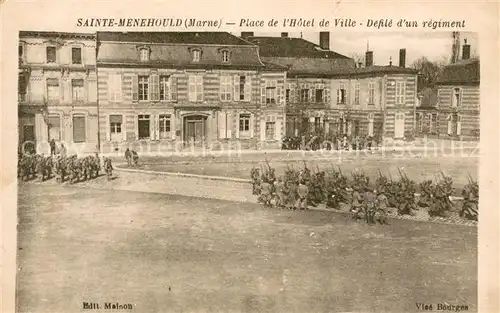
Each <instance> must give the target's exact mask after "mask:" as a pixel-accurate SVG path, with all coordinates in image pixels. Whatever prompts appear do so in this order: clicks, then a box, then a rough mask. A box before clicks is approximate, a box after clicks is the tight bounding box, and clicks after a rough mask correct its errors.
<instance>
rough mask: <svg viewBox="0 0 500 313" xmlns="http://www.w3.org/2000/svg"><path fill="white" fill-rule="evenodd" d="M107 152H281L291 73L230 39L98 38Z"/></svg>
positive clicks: (101, 121) (101, 120)
mask: <svg viewBox="0 0 500 313" xmlns="http://www.w3.org/2000/svg"><path fill="white" fill-rule="evenodd" d="M97 47H98V48H97V67H98V99H99V134H100V138H101V151H103V152H112V151H123V150H124V149H125V147H135V149H137V150H141V151H149V152H155V151H161V150H164V151H165V150H170V149H182V148H185V147H186V146H198V147H207V148H212V149H218V148H227V146H228V145H233V147H241V148H243V149H245V148H246V149H248V148H258V147H274V148H276V147H279V142H280V139H281V137H282V135H283V133H284V130H283V129H284V127H285V119H284V116H285V114H284V110H285V88H284V87H285V79H286V72H285V70H286V69H285V68H283V67H280V66H278V65H273V64H268V63H265V62H262V60H261V59H260V58H259V54H258V47H257V46H255V45H253V44H252V43H250V42H248V41H245V40H242V39H241V38H238V37H236V36H233V35H231V34H229V33H220V32H218V33H209V32H197V33H168V32H162V33H111V32H98V33H97Z"/></svg>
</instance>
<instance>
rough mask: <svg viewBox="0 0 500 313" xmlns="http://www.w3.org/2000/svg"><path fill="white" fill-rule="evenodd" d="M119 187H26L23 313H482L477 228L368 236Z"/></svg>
mask: <svg viewBox="0 0 500 313" xmlns="http://www.w3.org/2000/svg"><path fill="white" fill-rule="evenodd" d="M112 183H114V182H101V181H98V180H96V181H94V182H89V183H83V184H80V185H77V186H60V185H57V184H55V183H51V182H47V183H43V184H36V183H22V184H20V186H19V209H18V268H19V272H18V282H17V284H18V292H17V304H18V312H22V313H24V312H53V313H57V312H81V311H82V302H84V301H87V302H94V303H99V304H101V308H102V306H103V303H104V302H114V303H115V302H119V303H130V304H132V305H133V309H132V311H133V312H346V311H350V312H353V311H358V312H361V311H362V312H416V311H417V307H416V303H428V304H431V303H432V304H434V305H435V304H437V303H448V304H459V305H468V307H469V311H472V312H473V311H476V310H477V306H476V302H477V228H475V227H461V226H456V225H442V224H435V223H423V222H413V221H405V220H391V225H389V226H384V227H381V226H376V227H371V226H368V225H366V224H364V223H356V222H353V221H352V220H350V219H349V218H348V217H347V216H346V215H343V214H338V213H330V212H313V211H307V212H303V211H294V212H290V211H278V210H266V209H263V208H262V206H260V205H256V204H253V203H236V202H231V201H222V200H210V199H201V198H196V197H185V196H173V195H165V194H159V193H152V192H147V193H146V192H134V191H131V190H113V189H110V188H107V187H106V185H107V184H112ZM116 183H119V182H118V180H117V182H116ZM174 183H175V184H177V185H179V182H177V181H176V182H173V184H174ZM90 187H91V188H90ZM178 189H179V190H180V189H182V186H179V187H178ZM200 189H201V187H200ZM206 192H210V191H209V190H207V191H206ZM96 311H99V310H96ZM101 311H105V310H101ZM106 311H109V310H106Z"/></svg>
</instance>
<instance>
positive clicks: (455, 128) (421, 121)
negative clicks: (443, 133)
mask: <svg viewBox="0 0 500 313" xmlns="http://www.w3.org/2000/svg"><path fill="white" fill-rule="evenodd" d="M446 121H447V134H448V135H450V136H459V135H461V131H462V129H461V128H462V116H461V115H458V114H449V115H448V116H447V117H446ZM417 131H419V132H421V133H429V134H436V133H437V132H438V131H439V120H438V115H437V113H427V114H424V113H418V114H417Z"/></svg>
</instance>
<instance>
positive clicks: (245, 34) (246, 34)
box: [241, 32, 253, 38]
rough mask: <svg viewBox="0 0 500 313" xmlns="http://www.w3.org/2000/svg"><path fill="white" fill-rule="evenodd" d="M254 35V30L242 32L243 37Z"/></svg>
mask: <svg viewBox="0 0 500 313" xmlns="http://www.w3.org/2000/svg"><path fill="white" fill-rule="evenodd" d="M247 37H253V32H241V38H247Z"/></svg>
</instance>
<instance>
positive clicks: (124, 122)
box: [122, 115, 127, 141]
mask: <svg viewBox="0 0 500 313" xmlns="http://www.w3.org/2000/svg"><path fill="white" fill-rule="evenodd" d="M122 136H123V141H127V116H126V115H122Z"/></svg>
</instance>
